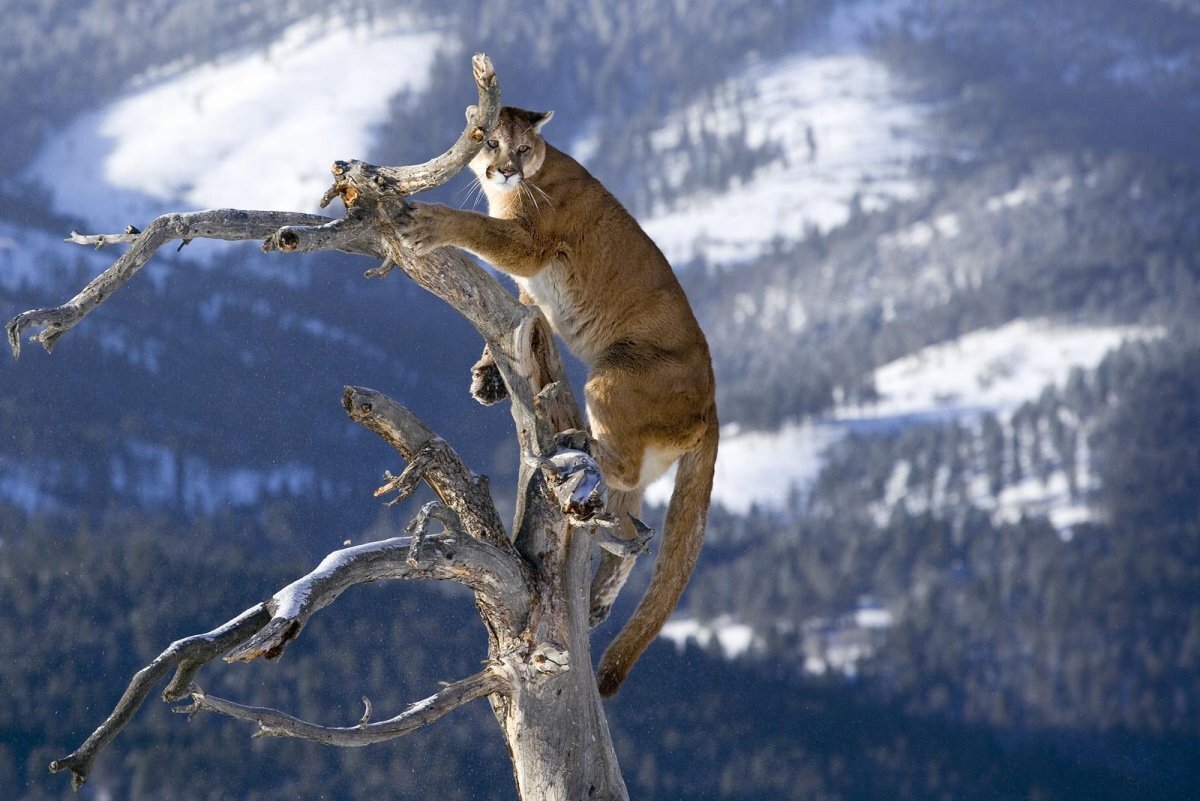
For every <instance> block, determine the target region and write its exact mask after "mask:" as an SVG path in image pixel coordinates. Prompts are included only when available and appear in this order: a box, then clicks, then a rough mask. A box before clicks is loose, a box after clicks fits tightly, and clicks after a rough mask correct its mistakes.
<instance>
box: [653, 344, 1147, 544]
mask: <svg viewBox="0 0 1200 801" xmlns="http://www.w3.org/2000/svg"><path fill="white" fill-rule="evenodd" d="M1164 333H1165V332H1164V331H1163V330H1162V329H1161V328H1150V327H1137V326H1072V325H1066V324H1062V323H1055V322H1052V321H1048V320H1015V321H1013V322H1011V323H1008V324H1006V325H1003V326H1000V327H998V328H993V329H989V330H983V331H975V332H972V333H970V334H967V335H965V336H963V337H961V338H959V339H957V340H953V341H951V342H947V343H942V344H938V345H932V346H929V347H927V348H923V349H922V350H920V351H917V352H916V353H914V354H911V355H909V356H905V357H902V358H900V359H897V360H895V361H893V362H890V363H888V364H885V365H883V366H882V367H880V368H878V369H877V370H875V373H874V375H875V378H874V380H875V386H876V390H877V392H878V393H879V398H878V400H877V401H876V402H874V403H872V404H870V405H862V406H850V405H843V406H839V407H837V408H836V409H835V410H834V411H833V412H832V413H831V414H830V415H828V416H824V417H820V418H817V419H811V420H804V421H801V422H793V423H788V424H786V425H784V426H782V427H781V428H779V429H777V430H774V431H764V432H756V431H740V430H739V428H738V427H737V426H736V425H729V426H726V427H725V428H724V429H723V430H722V441H721V449H720V452H719V454H718V458H717V474H716V477H715V479H714V484H713V498H714V501H715V502H717V503H720V504H722V505H723V506H724V507H725V508H726V509H729V510H731V511H736V512H745V511H747V510H748V509H749V508H750V507H751V506H752V505H758V506H760V507H765V508H772V507H773V508H777V509H783V508H787V507H789V506H790V505H792V503H793V502H794V500H796V499H797V498H800V499H802V498H804V497H805V496H806V495H807V493H808V491H809V489H811V487H812V484H813V482H814V481H815V479H816V478H817V476H818V475H819V473H820V471H821V469H822V467H823V465H824V454H825V452H826V451H827V449H828V448H829V447H830V446H831V445H833V444H835V443H836V442H837V441H838V440H840V439H841V438H842V437H843V436H845V435H846V434H847V433H849V432H852V431H858V432H870V431H873V430H877V431H895V430H897V429H898V428H902V427H904V426H907V425H912V424H915V423H930V422H937V421H939V420H954V419H957V420H963V421H971V420H978V419H979V417H980V416H981V415H983V414H985V413H989V414H993V415H996V416H997V417H999V418H1000V419H1001V420H1002V421H1007V420H1009V418H1011V415H1012V413H1013V412H1014V411H1015V410H1016V409H1017V408H1018V407H1020V406H1021V405H1022V404H1024V403H1027V402H1029V401H1033V400H1036V399H1037V397H1038V396H1039V395H1041V393H1042V392H1043V391H1044V390H1045V389H1046V388H1047V387H1050V386H1060V387H1061V386H1062V385H1063V384H1064V383H1065V382H1066V380H1067V377H1068V376H1069V375H1070V373H1071V371H1072V370H1076V369H1082V370H1090V369H1093V368H1095V367H1096V365H1098V364H1099V363H1100V361H1101V359H1103V358H1104V356H1105V355H1106V354H1108V353H1109V352H1111V351H1112V350H1114V349H1115V348H1117V347H1119V346H1120V345H1122V344H1123V343H1126V342H1133V341H1145V340H1152V339H1155V338H1159V337H1162V336H1163V335H1164ZM1081 464H1082V469H1086V460H1084V461H1083V462H1082V463H1081ZM902 469H903V468H902V467H900V466H898V467H897V470H898V471H901V470H902ZM896 482H898V483H894V484H893V487H894V489H893V490H892V493H891V495H890V496H888V497H887V498H884V499H881V506H880V511H879V512H878V514H880V515H884V516H886V514H888V513H890V509H891V508H892V507H893V506H895V505H896V504H897V503H900V502H902V501H904V499H905V495H904V492H903V489H904V486H905V485H904V482H903V476H902V475H901V474H900V473H898V477H897V479H896ZM1030 482H1031V483H1029V484H1027V485H1026V486H1023V487H1021V488H1010V489H1008V490H1006V492H1005V494H1004V495H1003V496H1002V497H1000V498H994V497H992V496H991V495H990V494H989V493H988V492H987V490H986V486H984V487H982V488H980V489H979V490H978V491H977V492H976V493H975V495H974V496H973V497H971V498H968V499H944V500H943V501H942V502H941V503H935V504H933V507H934V508H937V507H944V506H946V505H948V504H949V503H950V501H951V500H960V501H965V502H968V503H974V504H976V505H981V506H983V507H984V508H989V509H992V510H994V511H996V512H997V514H999V515H1001V516H1002V517H1003V518H1005V519H1010V518H1012V517H1014V516H1016V517H1019V516H1020V514H1021V513H1023V512H1027V513H1047V514H1051V515H1052V516H1054V517H1058V518H1059V519H1060V520H1061V521H1062V522H1063V523H1064V525H1066V524H1068V523H1069V522H1079V521H1080V520H1081V519H1082V518H1083V514H1082V512H1080V511H1079V509H1078V508H1077V506H1076V505H1074V504H1073V503H1072V502H1071V499H1070V498H1069V497H1068V496H1067V495H1066V485H1065V483H1064V482H1063V479H1062V477H1061V476H1051V477H1047V478H1046V480H1044V481H1038V480H1036V479H1031V480H1030ZM670 488H671V482H670V479H669V477H664V479H662V480H660V481H659V482H657V483H656V484H654V485H653V486H652V487H650V489H649V491H648V492H647V500H648V502H650V503H665V502H666V501H667V499H669V497H670ZM917 503H918V501H917V500H916V499H915V498H914V499H912V502H911V503H910V505H909V508H910V509H911V510H912V511H914V512H915V511H918V507H917ZM921 508H930V505H929V504H925V506H923V507H921Z"/></svg>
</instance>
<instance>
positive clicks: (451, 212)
mask: <svg viewBox="0 0 1200 801" xmlns="http://www.w3.org/2000/svg"><path fill="white" fill-rule="evenodd" d="M548 119H549V115H542V114H537V113H533V112H527V111H523V110H521V109H514V108H511V107H506V108H505V109H504V110H503V111H502V112H501V115H500V120H499V122H498V124H497V127H496V129H495V130H494V131H493V132H492V134H491V139H490V141H489V142H488V143H487V144H486V145H485V147H484V148H483V150H481V151H480V153H479V155H478V156H476V158H475V160H474V161H472V162H471V168H472V169H473V170H474V172H475V173H476V175H477V176H478V178H479V180H480V183H481V185H482V186H483V189H484V191H485V193H486V194H487V198H488V208H489V211H490V216H484V215H482V214H478V213H475V212H471V211H461V210H458V209H451V208H448V207H446V206H440V205H426V204H418V205H417V206H416V207H415V209H414V211H413V215H412V220H411V223H409V225H408V227H407V228H406V229H405V232H404V235H405V238H406V240H407V241H408V243H409V244H410V246H412V247H413V248H415V249H416V250H417V251H418V252H427V251H429V250H432V249H433V248H436V247H440V246H443V245H457V246H458V247H462V248H465V249H467V250H469V251H471V252H473V253H475V254H476V255H478V256H479V257H481V258H482V259H484V260H486V261H487V262H489V263H490V264H492V265H493V266H495V267H496V268H497V269H500V270H502V271H504V272H506V273H508V274H509V275H512V276H513V277H514V278H515V279H516V280H517V283H518V286H519V287H520V289H521V297H522V300H523V301H525V302H532V303H536V304H537V305H538V306H539V307H540V308H541V309H542V310H543V312H544V313H545V315H546V317H547V319H548V320H549V321H550V324H551V325H552V326H553V328H554V330H555V331H556V332H557V333H558V335H559V336H561V337H562V339H563V341H564V342H566V344H567V347H568V348H570V350H571V352H573V353H574V354H575V355H576V356H578V357H579V358H580V359H581V360H582V361H583V362H584V363H585V364H586V365H587V368H588V380H587V384H586V385H585V387H584V395H585V399H586V401H587V412H588V421H589V425H590V427H591V433H592V437H593V438H594V439H595V441H596V445H597V451H598V452H597V453H596V458H597V460H598V462H599V463H600V468H601V470H602V471H603V472H604V475H605V478H606V479H607V480H608V483H609V487H610V488H611V489H612V490H613V499H612V500H611V501H610V509H611V510H613V511H614V512H620V513H622V516H623V517H624V516H625V514H626V513H633V514H636V511H637V509H638V508H639V507H640V501H641V497H642V492H643V490H644V489H645V487H646V486H647V485H648V484H649V483H651V482H652V481H653V480H654V479H656V478H658V473H659V472H660V471H662V470H663V469H665V466H666V465H669V464H670V463H671V462H673V461H674V460H676V459H679V460H680V466H679V472H678V476H677V479H676V486H675V490H674V494H673V495H672V498H671V503H670V506H669V508H668V511H667V521H666V526H665V531H664V533H663V538H662V545H661V547H660V550H659V555H658V560H657V562H656V564H655V568H654V574H653V577H652V578H651V582H650V586H649V588H648V589H647V591H646V595H645V597H643V598H642V600H641V602H640V603H639V604H638V607H637V609H636V610H635V611H634V613H633V616H632V617H631V618H630V620H629V622H628V623H627V624H626V626H625V628H624V630H622V631H621V633H620V634H619V635H617V637H616V639H615V640H614V641H613V643H612V644H611V645H610V646H609V648H608V650H607V651H606V652H605V654H604V657H603V659H602V660H601V663H600V667H599V669H598V679H599V685H600V691H601V693H602V694H604V695H606V696H607V695H611V694H613V693H614V692H616V690H617V688H618V687H619V686H620V684H621V682H622V681H623V680H624V678H625V677H626V675H628V673H629V670H630V668H631V667H632V666H633V663H634V662H635V661H636V660H637V658H638V656H640V655H641V653H642V651H643V650H644V649H645V648H646V646H647V645H648V644H649V643H650V642H651V640H653V639H654V637H655V636H656V635H657V634H658V632H659V630H660V629H661V628H662V625H663V623H665V622H666V620H667V617H668V616H669V615H670V614H671V611H672V610H673V609H674V608H675V605H676V604H677V603H678V601H679V597H680V595H681V594H682V593H683V589H684V587H685V585H686V584H687V581H688V579H689V578H690V576H691V573H692V570H693V568H694V567H695V564H696V557H697V555H698V554H699V550H700V544H701V542H702V540H703V536H704V524H705V520H706V518H707V515H708V504H709V494H710V492H711V489H712V476H713V467H714V463H715V461H716V452H717V414H716V400H715V393H714V387H713V374H712V364H711V361H710V358H709V352H708V344H707V343H706V341H705V339H704V334H703V333H702V332H701V331H700V326H699V325H698V324H697V322H696V318H695V316H694V315H693V314H692V310H691V307H690V306H689V304H688V301H687V298H686V296H685V295H684V292H683V289H682V288H681V287H680V285H679V282H678V280H677V279H676V278H675V274H674V272H672V270H671V267H670V265H669V264H668V263H667V260H666V258H665V257H664V256H663V255H662V253H661V251H659V249H658V248H657V247H656V246H655V244H654V243H653V242H652V241H651V240H650V238H649V237H648V236H647V235H646V234H645V232H644V231H642V229H641V227H640V226H639V225H638V224H637V221H636V220H634V219H633V217H632V216H631V215H630V214H629V213H628V212H627V211H626V210H625V209H624V208H623V207H622V206H621V204H620V203H619V202H617V200H616V198H614V197H613V196H612V195H611V194H609V192H608V191H607V190H606V189H605V188H604V187H603V186H602V185H601V184H600V182H599V181H597V180H596V179H595V178H593V177H592V176H591V175H590V174H589V173H588V172H587V170H585V169H584V168H583V167H582V166H581V165H580V164H579V163H578V162H576V161H575V160H574V159H572V158H571V157H570V156H568V155H566V154H565V153H562V152H561V151H559V150H556V149H555V148H554V147H552V146H551V145H549V144H547V143H546V142H545V140H544V139H542V137H541V135H540V128H541V126H542V125H543V124H545V122H546V121H547V120H548ZM506 175H508V177H507V178H505V176H506ZM501 182H506V185H505V186H501V185H500V183H501ZM510 187H511V188H510ZM488 360H489V357H488V355H487V354H486V353H485V354H484V358H483V359H482V360H481V361H480V363H479V364H477V365H476V368H475V371H476V378H477V381H478V379H479V375H480V372H481V371H482V370H485V369H486V368H487V366H488ZM494 399H495V398H492V400H494ZM488 402H490V400H489V401H488ZM643 468H646V469H643ZM650 473H653V474H650ZM629 528H630V529H631V526H630V527H629ZM604 556H605V562H603V563H602V564H601V567H600V569H599V570H598V575H597V578H596V583H595V584H594V585H593V590H594V591H593V620H595V619H597V618H601V619H602V617H603V616H604V615H605V614H607V604H611V597H610V596H611V595H613V594H615V593H614V592H612V590H613V587H614V586H615V588H616V589H619V587H620V583H622V582H623V581H624V578H625V576H626V575H627V574H628V568H629V562H628V561H626V562H621V560H619V559H616V558H615V557H611V556H610V555H609V554H607V553H605V555H604ZM606 593H607V594H606Z"/></svg>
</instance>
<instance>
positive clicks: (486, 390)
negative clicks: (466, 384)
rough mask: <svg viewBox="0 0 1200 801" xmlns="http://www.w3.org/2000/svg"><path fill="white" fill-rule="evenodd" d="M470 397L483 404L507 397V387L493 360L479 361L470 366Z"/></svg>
mask: <svg viewBox="0 0 1200 801" xmlns="http://www.w3.org/2000/svg"><path fill="white" fill-rule="evenodd" d="M471 397H473V398H475V400H477V401H479V402H480V403H482V404H483V405H484V406H491V405H492V404H493V403H499V402H500V401H502V400H504V399H505V398H507V397H508V387H506V386H505V385H504V378H503V377H502V376H501V375H500V368H499V367H497V366H496V363H495V362H486V363H485V362H480V363H478V364H476V365H475V366H474V367H472V368H471Z"/></svg>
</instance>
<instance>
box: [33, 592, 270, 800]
mask: <svg viewBox="0 0 1200 801" xmlns="http://www.w3.org/2000/svg"><path fill="white" fill-rule="evenodd" d="M270 615H271V613H270V612H269V611H268V610H267V605H266V604H258V605H257V606H254V607H251V608H250V609H247V610H246V611H245V612H243V613H242V614H240V615H238V616H237V617H236V618H234V619H233V620H231V621H229V622H228V623H225V624H224V625H222V626H220V627H218V628H215V629H213V630H212V631H210V632H208V633H207V634H197V635H195V636H193V637H188V638H186V639H183V640H176V641H175V642H173V643H171V645H170V646H169V647H168V648H167V650H165V651H163V652H162V653H161V654H159V655H158V657H157V658H156V659H155V660H154V661H153V662H151V663H150V664H149V665H147V666H146V667H144V668H142V669H141V670H139V671H138V672H137V673H136V674H135V675H134V677H133V679H132V680H131V681H130V682H129V687H127V688H126V690H125V693H124V694H123V695H122V696H121V700H120V701H118V702H117V706H116V708H115V709H113V711H112V714H110V715H109V716H108V718H107V719H106V720H105V721H104V722H103V723H101V724H100V726H99V728H97V729H96V730H95V731H94V732H92V734H91V736H90V737H88V738H87V740H85V741H84V743H83V745H81V746H79V748H77V749H76V750H75V751H74V753H72V754H71V755H69V756H65V757H63V758H62V759H58V760H55V761H54V762H51V763H50V771H51V772H52V773H58V772H59V771H63V770H69V771H70V772H71V785H72V786H73V787H74V788H75V789H76V790H78V789H79V787H80V786H82V785H83V783H84V782H85V781H87V775H88V770H89V769H90V767H91V764H92V760H93V759H95V758H96V754H98V753H100V751H102V750H103V749H104V747H105V746H107V745H108V744H109V743H110V742H112V739H113V738H114V737H116V736H117V734H118V733H120V731H121V729H123V728H125V725H126V724H127V723H129V721H130V719H131V718H132V717H133V715H134V713H135V712H137V710H138V709H139V708H140V707H141V705H142V701H144V700H146V696H148V695H149V694H150V691H151V690H153V689H154V687H155V685H157V684H158V683H159V682H160V681H162V679H163V677H164V676H166V675H167V673H168V672H169V671H171V670H175V671H176V672H175V677H174V678H173V679H171V682H170V684H168V685H167V688H166V690H164V691H163V698H164V699H165V700H167V701H177V700H179V699H180V698H182V697H183V696H185V695H187V693H188V691H189V688H190V685H191V681H192V678H193V677H194V676H195V675H196V673H197V672H198V671H199V670H200V668H201V667H203V666H204V665H206V664H207V663H209V662H211V661H212V660H213V659H215V658H217V657H218V656H220V655H221V654H223V653H225V652H226V651H228V650H229V649H230V648H232V647H234V646H235V645H238V644H239V643H242V642H244V641H245V640H246V639H247V638H249V637H250V636H251V635H253V634H254V633H255V632H256V631H258V630H259V629H261V628H262V627H263V626H264V625H266V623H267V621H268V620H269V619H270Z"/></svg>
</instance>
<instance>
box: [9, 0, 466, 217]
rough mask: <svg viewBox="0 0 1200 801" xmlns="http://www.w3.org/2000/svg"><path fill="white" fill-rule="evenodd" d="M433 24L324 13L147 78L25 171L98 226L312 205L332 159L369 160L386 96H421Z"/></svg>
mask: <svg viewBox="0 0 1200 801" xmlns="http://www.w3.org/2000/svg"><path fill="white" fill-rule="evenodd" d="M445 46H447V44H446V37H445V36H444V34H443V33H441V32H440V31H437V30H430V29H428V28H427V27H425V28H422V27H419V26H417V25H416V24H415V23H404V22H402V21H397V22H395V23H393V24H392V25H391V26H389V27H386V28H382V29H381V28H378V27H376V28H372V29H364V28H361V27H356V26H352V25H341V26H339V25H338V24H337V23H336V22H331V21H329V20H324V19H323V20H320V21H316V20H314V21H312V22H308V23H301V24H298V25H295V26H293V27H291V28H289V29H287V30H286V31H285V32H284V33H283V34H282V35H281V36H280V38H279V39H278V40H277V41H276V42H275V43H273V44H272V45H271V46H270V47H268V48H266V49H265V50H262V51H259V52H253V53H246V54H242V55H239V56H237V57H234V58H229V59H226V60H223V61H221V62H218V63H215V64H205V65H203V66H199V67H195V68H193V69H190V70H187V71H185V72H182V73H180V74H175V75H172V76H171V77H170V78H165V79H159V80H151V81H146V82H144V85H142V86H140V87H139V88H135V89H133V90H131V91H130V92H129V93H128V94H126V95H125V96H124V97H122V98H121V99H119V100H118V101H116V102H115V103H112V104H109V105H107V106H105V107H104V108H102V109H100V110H98V111H94V112H91V113H87V114H84V115H83V116H81V117H79V118H77V119H76V120H75V121H74V122H73V123H71V124H70V125H69V126H68V127H67V128H66V129H64V130H63V131H62V132H60V133H58V134H56V135H54V136H53V137H51V138H50V140H49V142H48V143H47V144H46V146H45V147H44V149H43V150H42V151H41V153H40V155H39V156H38V157H37V159H36V160H35V162H34V164H33V165H32V167H31V168H30V171H29V173H28V175H27V176H26V177H28V178H30V179H33V180H37V181H40V182H41V183H42V184H43V185H44V186H45V187H46V188H47V189H48V190H49V191H50V192H51V195H52V203H53V205H54V207H55V209H56V210H57V211H59V212H62V213H64V214H70V215H74V216H77V217H81V218H83V219H84V220H86V221H87V223H88V224H89V225H91V226H94V227H95V229H96V231H98V232H100V231H103V232H110V231H112V232H115V231H120V230H122V228H123V227H124V226H125V225H127V224H129V223H135V224H138V225H144V224H145V223H146V222H148V221H149V220H150V219H152V218H153V217H154V216H156V215H158V214H161V213H163V212H165V211H173V210H179V209H180V208H183V209H193V208H220V207H226V206H232V207H237V208H257V209H293V210H299V211H304V210H315V209H316V207H317V203H318V201H319V200H320V198H321V195H322V193H324V191H325V189H327V188H328V186H329V183H330V176H329V167H330V165H331V164H332V163H333V162H334V160H336V159H339V158H341V159H344V158H365V157H366V156H367V155H368V153H369V152H370V149H371V145H372V143H373V137H374V129H375V128H376V127H377V126H379V125H380V124H382V123H383V122H384V121H385V119H386V117H387V113H388V101H389V99H390V98H391V97H392V96H394V95H395V94H396V93H398V92H400V91H402V90H412V91H420V90H421V88H422V87H423V86H424V85H425V84H426V83H427V81H428V77H429V70H430V67H431V66H432V64H433V60H434V57H435V55H436V54H437V52H438V51H439V49H441V48H443V47H445Z"/></svg>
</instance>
